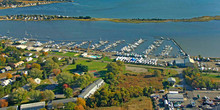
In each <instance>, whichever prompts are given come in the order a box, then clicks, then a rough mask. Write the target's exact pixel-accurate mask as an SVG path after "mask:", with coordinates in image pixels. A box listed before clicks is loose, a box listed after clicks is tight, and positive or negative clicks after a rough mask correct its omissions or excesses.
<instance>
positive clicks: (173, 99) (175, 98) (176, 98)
mask: <svg viewBox="0 0 220 110" xmlns="http://www.w3.org/2000/svg"><path fill="white" fill-rule="evenodd" d="M167 99H168V100H169V101H171V102H183V101H184V97H183V95H182V94H167Z"/></svg>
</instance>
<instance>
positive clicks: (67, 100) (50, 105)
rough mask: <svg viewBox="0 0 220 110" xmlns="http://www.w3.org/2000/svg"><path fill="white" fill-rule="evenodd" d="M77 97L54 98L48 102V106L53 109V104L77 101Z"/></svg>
mask: <svg viewBox="0 0 220 110" xmlns="http://www.w3.org/2000/svg"><path fill="white" fill-rule="evenodd" d="M76 100H77V99H76V98H68V99H60V100H53V101H52V102H48V105H47V108H48V109H51V108H52V107H53V104H59V103H63V104H65V103H68V102H76Z"/></svg>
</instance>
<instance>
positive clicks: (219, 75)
mask: <svg viewBox="0 0 220 110" xmlns="http://www.w3.org/2000/svg"><path fill="white" fill-rule="evenodd" d="M202 76H203V77H205V78H210V79H211V80H212V81H214V82H217V83H220V73H215V74H206V73H203V74H202Z"/></svg>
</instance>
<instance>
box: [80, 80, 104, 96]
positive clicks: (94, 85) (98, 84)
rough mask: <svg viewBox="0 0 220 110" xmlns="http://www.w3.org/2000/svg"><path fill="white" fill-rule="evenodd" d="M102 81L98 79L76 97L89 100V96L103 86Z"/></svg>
mask: <svg viewBox="0 0 220 110" xmlns="http://www.w3.org/2000/svg"><path fill="white" fill-rule="evenodd" d="M104 83H105V82H104V80H103V79H98V80H96V81H95V82H94V83H92V84H90V85H89V86H87V87H86V88H85V89H84V90H83V91H82V93H81V94H80V95H79V96H78V97H81V98H84V99H86V98H89V97H90V96H91V95H93V94H94V93H95V92H96V91H97V90H98V89H99V88H100V87H101V86H102V85H104Z"/></svg>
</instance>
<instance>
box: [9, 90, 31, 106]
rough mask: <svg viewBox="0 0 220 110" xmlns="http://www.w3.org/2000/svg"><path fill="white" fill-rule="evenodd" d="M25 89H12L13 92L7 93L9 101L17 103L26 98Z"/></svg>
mask: <svg viewBox="0 0 220 110" xmlns="http://www.w3.org/2000/svg"><path fill="white" fill-rule="evenodd" d="M27 93H28V92H27V90H25V89H23V88H18V89H17V90H16V89H14V90H13V92H12V93H11V94H10V95H9V96H10V99H11V101H13V102H16V103H18V104H19V105H20V104H21V103H22V101H23V100H25V99H26V98H27Z"/></svg>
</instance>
